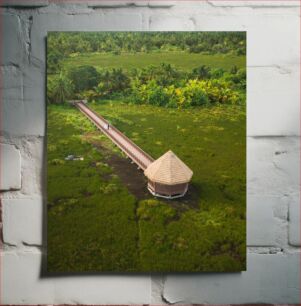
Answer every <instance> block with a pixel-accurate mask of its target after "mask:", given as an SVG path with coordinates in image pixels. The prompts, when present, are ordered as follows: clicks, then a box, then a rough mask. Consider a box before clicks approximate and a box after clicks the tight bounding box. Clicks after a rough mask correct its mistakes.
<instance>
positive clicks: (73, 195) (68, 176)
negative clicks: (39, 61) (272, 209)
mask: <svg viewBox="0 0 301 306" xmlns="http://www.w3.org/2000/svg"><path fill="white" fill-rule="evenodd" d="M245 269H246V33H245V32H50V33H48V38H47V270H48V272H51V273H57V272H60V273H69V272H235V271H243V270H245Z"/></svg>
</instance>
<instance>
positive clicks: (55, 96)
mask: <svg viewBox="0 0 301 306" xmlns="http://www.w3.org/2000/svg"><path fill="white" fill-rule="evenodd" d="M73 91H74V86H73V84H72V82H71V81H70V79H68V78H67V77H66V76H65V75H64V74H63V73H60V75H59V76H56V77H54V78H53V79H52V80H50V81H49V83H48V92H47V97H48V102H49V103H55V104H59V103H64V102H66V100H67V99H68V98H70V97H71V96H72V94H73Z"/></svg>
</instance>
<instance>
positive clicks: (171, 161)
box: [144, 150, 193, 185]
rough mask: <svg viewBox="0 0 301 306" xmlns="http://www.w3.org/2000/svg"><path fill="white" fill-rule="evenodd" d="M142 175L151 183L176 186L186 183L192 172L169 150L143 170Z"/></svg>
mask: <svg viewBox="0 0 301 306" xmlns="http://www.w3.org/2000/svg"><path fill="white" fill-rule="evenodd" d="M144 174H145V176H146V177H147V178H148V179H150V180H151V181H153V182H157V183H161V184H165V185H176V184H182V183H188V182H189V181H190V179H191V177H192V174H193V172H192V171H191V170H190V169H189V168H188V167H187V166H186V165H185V164H184V163H183V162H182V161H181V160H180V159H179V158H178V157H177V156H176V154H174V153H173V152H172V151H170V150H169V151H168V152H166V153H165V154H164V155H162V156H161V157H159V158H158V159H157V160H155V161H154V162H153V163H151V164H150V165H149V166H148V167H147V168H146V169H145V171H144Z"/></svg>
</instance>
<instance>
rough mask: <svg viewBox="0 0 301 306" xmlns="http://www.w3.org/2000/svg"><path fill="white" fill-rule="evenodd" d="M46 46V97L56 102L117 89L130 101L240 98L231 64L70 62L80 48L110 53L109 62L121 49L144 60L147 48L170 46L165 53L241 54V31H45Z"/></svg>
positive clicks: (239, 77)
mask: <svg viewBox="0 0 301 306" xmlns="http://www.w3.org/2000/svg"><path fill="white" fill-rule="evenodd" d="M48 46H49V52H48V73H50V74H54V75H52V76H51V77H49V84H48V86H49V90H48V101H49V102H50V103H61V102H63V101H64V100H65V99H67V98H71V97H77V98H86V99H88V100H90V101H92V100H96V99H99V98H109V97H112V96H116V95H122V96H123V97H124V99H125V101H130V102H131V103H137V104H154V105H159V106H166V107H171V108H186V107H191V106H200V105H210V104H215V103H227V104H243V103H244V102H245V89H246V70H245V68H244V67H243V68H242V67H238V66H237V65H235V64H234V65H233V66H232V67H231V68H230V69H227V70H226V69H224V68H222V67H220V68H212V67H210V66H209V65H206V64H201V65H199V66H196V67H194V68H192V69H190V70H189V69H188V70H187V69H186V70H183V69H181V68H179V67H178V66H177V61H175V64H170V63H166V62H161V60H160V58H158V59H157V60H160V62H157V63H155V64H154V63H153V62H151V63H150V64H149V65H148V66H145V67H142V68H132V69H129V70H126V69H122V68H107V67H106V66H105V65H104V67H99V66H97V67H95V66H94V65H87V64H85V65H76V64H75V63H76V62H77V61H78V62H80V59H82V57H80V55H79V54H78V53H79V52H84V54H86V53H87V54H91V53H93V52H103V53H104V54H108V53H113V56H112V57H111V61H112V62H116V61H119V59H121V58H122V57H121V52H126V55H128V54H129V53H128V52H130V53H133V52H140V53H142V54H144V55H143V56H144V58H145V60H147V57H146V55H147V54H149V52H159V54H161V53H160V52H162V50H165V51H166V50H170V51H169V52H168V54H169V55H170V54H173V53H175V52H182V53H183V55H184V54H187V52H197V53H200V54H201V55H202V56H205V55H208V54H211V55H216V54H220V57H223V56H225V54H224V53H226V54H227V56H228V57H230V59H231V55H232V56H233V54H236V55H237V54H239V55H240V56H244V54H245V33H243V32H235V33H234V32H233V33H232V32H230V33H228V32H205V33H202V32H196V33H185V32H181V33H170V32H166V33H162V32H160V33H106V32H105V33H84V34H82V33H69V34H66V33H53V34H52V35H49V40H48ZM179 50H180V51H179ZM116 51H118V52H117V53H116ZM114 55H115V58H114ZM63 59H64V60H63ZM179 60H180V59H179ZM219 60H220V59H219ZM70 61H71V62H72V63H73V64H72V65H70ZM94 61H95V62H96V61H97V58H95V60H94ZM225 61H227V59H225V60H224V62H225ZM66 62H67V65H66Z"/></svg>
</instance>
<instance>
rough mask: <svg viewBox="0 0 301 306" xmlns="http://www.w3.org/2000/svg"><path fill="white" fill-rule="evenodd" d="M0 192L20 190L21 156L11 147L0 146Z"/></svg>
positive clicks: (7, 145) (6, 145)
mask: <svg viewBox="0 0 301 306" xmlns="http://www.w3.org/2000/svg"><path fill="white" fill-rule="evenodd" d="M0 164H1V168H0V171H1V172H0V174H1V180H0V190H2V191H4V190H17V189H20V188H21V154H20V151H19V150H18V149H16V148H15V147H14V146H13V145H9V144H0Z"/></svg>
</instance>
